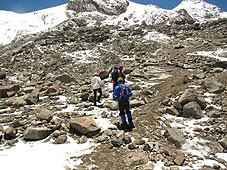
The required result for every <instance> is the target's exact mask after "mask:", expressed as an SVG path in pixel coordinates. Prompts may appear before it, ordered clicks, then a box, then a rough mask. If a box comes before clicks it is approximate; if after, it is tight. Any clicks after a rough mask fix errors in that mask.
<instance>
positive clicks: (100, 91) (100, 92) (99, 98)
mask: <svg viewBox="0 0 227 170" xmlns="http://www.w3.org/2000/svg"><path fill="white" fill-rule="evenodd" d="M98 92H99V96H98V102H99V103H100V102H101V97H102V89H101V88H100V89H98Z"/></svg>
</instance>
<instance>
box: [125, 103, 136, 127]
mask: <svg viewBox="0 0 227 170" xmlns="http://www.w3.org/2000/svg"><path fill="white" fill-rule="evenodd" d="M126 106H127V107H126V108H127V109H126V113H127V117H128V122H129V126H130V128H134V127H135V126H134V124H133V121H132V113H131V111H130V104H129V101H128V102H127V103H126Z"/></svg>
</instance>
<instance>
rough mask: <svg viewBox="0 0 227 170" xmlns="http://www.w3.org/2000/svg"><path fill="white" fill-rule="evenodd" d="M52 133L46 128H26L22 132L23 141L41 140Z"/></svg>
mask: <svg viewBox="0 0 227 170" xmlns="http://www.w3.org/2000/svg"><path fill="white" fill-rule="evenodd" d="M52 132H53V130H52V129H48V128H27V129H26V130H25V131H24V139H25V140H28V141H29V140H41V139H44V138H46V137H47V136H49V135H50V134H51V133H52Z"/></svg>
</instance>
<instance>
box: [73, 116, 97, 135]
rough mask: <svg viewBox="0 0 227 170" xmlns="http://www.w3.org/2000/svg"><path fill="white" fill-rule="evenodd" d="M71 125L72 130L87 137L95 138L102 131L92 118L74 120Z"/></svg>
mask: <svg viewBox="0 0 227 170" xmlns="http://www.w3.org/2000/svg"><path fill="white" fill-rule="evenodd" d="M69 124H70V127H71V128H72V129H74V130H75V131H77V132H79V133H81V134H82V135H87V136H94V135H96V134H98V133H99V132H100V130H101V128H100V127H99V126H98V125H97V124H96V122H95V121H94V120H93V119H92V118H91V117H78V118H74V119H71V120H70V122H69Z"/></svg>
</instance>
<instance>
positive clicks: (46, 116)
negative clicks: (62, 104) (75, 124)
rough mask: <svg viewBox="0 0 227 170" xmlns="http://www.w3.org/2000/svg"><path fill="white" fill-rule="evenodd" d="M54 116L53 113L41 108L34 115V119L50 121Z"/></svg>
mask: <svg viewBox="0 0 227 170" xmlns="http://www.w3.org/2000/svg"><path fill="white" fill-rule="evenodd" d="M53 116H54V112H53V111H51V110H48V109H45V108H42V109H40V110H39V111H38V113H36V117H37V118H38V119H40V120H46V121H48V122H49V121H50V120H51V119H52V117H53Z"/></svg>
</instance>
